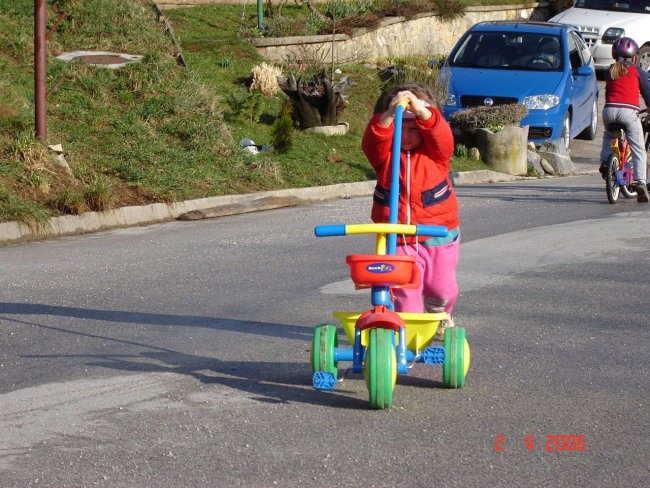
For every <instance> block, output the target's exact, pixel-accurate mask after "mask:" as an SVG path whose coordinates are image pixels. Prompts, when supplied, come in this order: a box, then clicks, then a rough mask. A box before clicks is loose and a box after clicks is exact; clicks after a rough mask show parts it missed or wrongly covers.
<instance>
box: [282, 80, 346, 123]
mask: <svg viewBox="0 0 650 488" xmlns="http://www.w3.org/2000/svg"><path fill="white" fill-rule="evenodd" d="M278 85H280V89H281V90H282V91H283V92H284V93H285V94H286V95H287V96H288V97H289V98H290V99H291V101H292V103H293V119H294V121H296V122H297V123H298V124H299V125H300V128H301V129H309V128H311V127H319V126H324V125H336V124H337V123H338V120H339V115H340V113H341V112H342V111H343V109H344V108H345V98H346V95H345V90H346V89H347V87H348V86H350V85H351V82H350V81H349V80H348V77H347V76H344V77H343V78H341V81H339V82H338V83H337V84H336V85H332V83H331V82H330V81H329V80H328V79H327V76H326V75H325V72H324V71H321V72H320V73H318V74H317V75H314V76H313V79H312V81H311V82H310V83H306V82H303V80H302V78H301V77H299V78H298V79H297V80H296V78H295V77H294V76H293V74H290V75H289V77H288V78H285V77H282V76H278Z"/></svg>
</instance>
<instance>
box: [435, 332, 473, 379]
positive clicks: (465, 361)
mask: <svg viewBox="0 0 650 488" xmlns="http://www.w3.org/2000/svg"><path fill="white" fill-rule="evenodd" d="M443 345H444V348H445V362H444V363H443V365H442V382H443V384H444V385H445V387H446V388H462V387H463V385H465V376H466V375H467V371H468V370H469V361H470V352H469V343H468V342H467V339H466V338H465V329H463V328H462V327H449V328H447V329H445V336H444V342H443Z"/></svg>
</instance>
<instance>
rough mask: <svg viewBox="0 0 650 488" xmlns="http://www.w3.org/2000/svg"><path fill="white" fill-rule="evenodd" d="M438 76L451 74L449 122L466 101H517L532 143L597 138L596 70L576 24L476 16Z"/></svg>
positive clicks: (474, 104) (468, 104) (477, 103)
mask: <svg viewBox="0 0 650 488" xmlns="http://www.w3.org/2000/svg"><path fill="white" fill-rule="evenodd" d="M612 61H613V60H612ZM441 75H442V76H448V77H449V95H448V98H447V100H446V102H445V106H444V107H443V112H444V115H445V118H446V119H447V120H449V117H450V116H451V115H452V114H453V113H454V112H457V111H458V110H463V109H467V108H471V107H478V106H494V105H504V104H511V103H521V104H523V105H525V106H526V108H527V109H528V114H527V115H526V116H525V117H524V119H523V120H522V121H521V125H522V126H526V125H527V126H528V140H529V141H530V142H534V143H535V144H541V143H544V142H548V141H557V143H559V144H561V145H564V147H565V148H566V149H567V150H568V149H569V143H570V141H571V139H573V138H574V137H579V138H584V139H590V140H591V139H594V138H595V137H596V126H597V123H598V103H597V102H598V83H597V81H596V71H595V69H594V62H593V59H592V57H591V52H590V51H589V48H588V47H587V45H586V44H585V42H584V41H583V39H582V37H581V35H580V33H579V32H578V30H577V29H576V28H575V27H574V26H569V25H562V24H555V23H548V22H515V21H494V22H480V23H478V24H475V25H474V26H472V27H470V28H469V29H468V30H467V32H465V33H464V34H463V36H462V37H461V38H460V40H459V41H458V42H457V43H456V45H455V46H454V48H453V49H452V51H451V53H450V54H449V57H448V58H447V59H446V61H445V63H444V65H443V66H442V68H441Z"/></svg>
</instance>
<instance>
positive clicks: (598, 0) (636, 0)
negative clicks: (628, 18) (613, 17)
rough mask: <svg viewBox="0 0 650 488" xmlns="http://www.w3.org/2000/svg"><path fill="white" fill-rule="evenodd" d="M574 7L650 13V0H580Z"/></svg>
mask: <svg viewBox="0 0 650 488" xmlns="http://www.w3.org/2000/svg"><path fill="white" fill-rule="evenodd" d="M574 7H577V8H587V9H592V10H609V11H612V12H632V13H639V14H643V13H650V2H648V0H628V1H627V2H612V1H611V0H578V1H577V2H576V3H575V5H574Z"/></svg>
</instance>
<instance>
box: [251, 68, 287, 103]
mask: <svg viewBox="0 0 650 488" xmlns="http://www.w3.org/2000/svg"><path fill="white" fill-rule="evenodd" d="M251 76H252V79H253V81H252V82H251V86H250V88H249V90H250V91H252V92H253V91H259V92H260V93H261V94H262V95H264V96H267V97H270V96H273V95H275V94H276V93H277V92H278V91H279V90H280V87H279V86H278V76H282V69H281V68H279V67H277V66H273V65H272V64H267V63H262V64H256V65H255V66H253V68H252V70H251Z"/></svg>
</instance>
